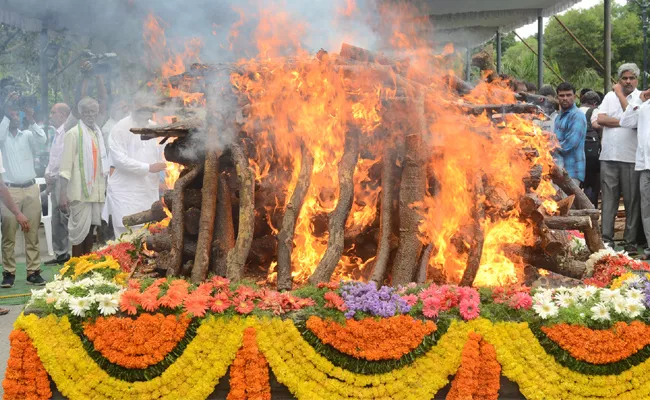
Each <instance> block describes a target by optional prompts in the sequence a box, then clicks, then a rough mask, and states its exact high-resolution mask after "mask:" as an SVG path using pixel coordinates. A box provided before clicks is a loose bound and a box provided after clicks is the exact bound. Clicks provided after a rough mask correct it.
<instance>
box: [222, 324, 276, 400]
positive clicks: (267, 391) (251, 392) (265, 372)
mask: <svg viewBox="0 0 650 400" xmlns="http://www.w3.org/2000/svg"><path fill="white" fill-rule="evenodd" d="M227 399H228V400H245V399H259V400H270V399H271V385H270V384H269V364H268V363H267V362H266V358H264V355H263V354H262V353H260V351H259V349H258V348H257V342H256V334H255V328H252V327H251V328H246V329H245V330H244V339H243V342H242V347H241V348H240V349H239V351H237V356H236V357H235V361H234V362H233V364H232V366H231V367H230V392H228V397H227Z"/></svg>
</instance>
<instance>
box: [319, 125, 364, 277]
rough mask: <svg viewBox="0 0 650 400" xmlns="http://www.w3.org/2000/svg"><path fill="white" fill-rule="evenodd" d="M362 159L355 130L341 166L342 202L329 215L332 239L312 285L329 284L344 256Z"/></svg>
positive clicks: (346, 142) (340, 191) (340, 190)
mask: <svg viewBox="0 0 650 400" xmlns="http://www.w3.org/2000/svg"><path fill="white" fill-rule="evenodd" d="M358 159H359V132H357V128H352V129H350V131H349V132H348V135H347V137H346V140H345V149H344V151H343V156H342V157H341V162H340V163H339V171H338V176H339V200H338V203H337V204H336V208H335V209H334V211H332V213H331V214H330V216H329V238H328V241H327V249H326V250H325V254H324V255H323V258H322V259H321V260H320V262H319V263H318V266H317V267H316V270H314V273H313V274H312V275H311V276H310V277H309V282H310V283H312V284H314V285H315V284H317V283H319V282H328V281H329V280H330V278H331V276H332V273H334V269H335V268H336V265H337V264H338V262H339V260H340V259H341V255H342V254H343V246H344V241H345V232H344V231H345V221H346V220H347V219H348V215H349V214H350V210H351V209H352V200H353V197H354V179H353V175H354V169H355V167H356V166H357V160H358Z"/></svg>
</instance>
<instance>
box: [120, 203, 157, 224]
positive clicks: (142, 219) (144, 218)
mask: <svg viewBox="0 0 650 400" xmlns="http://www.w3.org/2000/svg"><path fill="white" fill-rule="evenodd" d="M166 217H167V213H166V212H165V206H164V205H163V204H162V202H161V201H160V200H158V201H155V202H154V203H153V204H152V205H151V208H150V209H149V210H145V211H140V212H139V213H135V214H131V215H127V216H125V217H123V218H122V223H123V224H124V226H136V225H142V224H146V223H147V222H160V221H162V220H163V219H165V218H166Z"/></svg>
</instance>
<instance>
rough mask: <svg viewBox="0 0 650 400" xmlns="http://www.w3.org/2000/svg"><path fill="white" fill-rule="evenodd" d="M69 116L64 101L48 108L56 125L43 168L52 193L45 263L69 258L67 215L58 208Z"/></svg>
mask: <svg viewBox="0 0 650 400" xmlns="http://www.w3.org/2000/svg"><path fill="white" fill-rule="evenodd" d="M69 116H70V107H68V105H67V104H65V103H57V104H55V105H53V106H52V109H51V110H50V123H51V124H52V125H53V126H56V127H58V128H57V129H56V134H55V135H54V140H53V141H52V147H51V148H50V161H49V163H48V164H47V168H46V169H45V180H46V181H47V192H48V193H52V247H53V248H54V256H55V257H54V258H53V259H51V260H49V261H46V262H45V265H57V264H64V263H65V262H66V261H68V260H69V259H70V254H69V253H68V252H69V250H70V241H69V240H68V215H67V214H65V213H63V212H61V210H60V209H59V167H60V166H61V157H62V156H63V136H64V135H65V132H66V130H65V126H64V123H65V122H66V120H67V119H68V117H69Z"/></svg>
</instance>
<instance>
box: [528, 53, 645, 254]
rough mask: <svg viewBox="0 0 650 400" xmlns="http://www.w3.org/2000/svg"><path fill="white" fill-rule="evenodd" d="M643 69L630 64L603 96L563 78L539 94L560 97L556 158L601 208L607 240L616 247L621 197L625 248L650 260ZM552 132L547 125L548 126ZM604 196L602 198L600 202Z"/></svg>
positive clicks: (553, 127) (555, 125)
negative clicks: (642, 87)
mask: <svg viewBox="0 0 650 400" xmlns="http://www.w3.org/2000/svg"><path fill="white" fill-rule="evenodd" d="M640 73H641V72H640V70H639V68H638V67H637V65H636V64H633V63H626V64H623V65H621V66H620V67H619V68H618V82H617V83H616V84H615V85H614V86H613V88H612V91H610V92H609V93H607V94H606V95H604V96H603V95H602V94H600V93H597V92H595V91H592V90H590V89H582V90H581V91H580V94H579V99H578V100H579V102H580V107H578V106H577V104H576V100H577V97H578V96H577V93H576V89H575V88H574V87H573V85H571V84H570V83H568V82H563V83H561V84H560V85H558V86H557V88H556V89H555V90H553V88H551V87H549V86H547V85H545V86H543V87H541V88H540V92H539V94H540V95H543V96H548V97H551V98H554V99H557V102H558V106H559V107H558V108H559V109H558V110H557V112H554V113H552V114H551V115H550V121H551V123H550V125H549V127H550V130H552V132H553V133H554V134H555V137H556V139H557V146H558V147H557V148H556V149H554V150H553V155H554V160H555V162H556V164H557V165H558V166H561V167H564V168H565V169H566V170H567V172H568V174H569V176H570V177H571V179H573V180H574V182H575V183H576V184H578V185H580V186H581V187H582V188H583V190H584V192H585V194H586V195H587V197H588V198H589V199H590V200H591V202H592V203H593V204H594V205H595V206H596V207H598V206H599V203H600V209H601V229H602V235H603V241H604V242H605V244H606V245H608V246H609V247H611V248H614V247H615V242H614V225H615V221H616V216H617V214H618V210H619V203H620V200H621V197H622V198H623V204H624V207H625V229H624V232H623V242H622V247H623V249H624V250H625V251H626V252H627V253H628V254H630V255H633V256H634V255H637V254H638V249H639V247H643V248H644V251H643V254H642V255H641V259H644V260H648V259H650V247H649V246H648V242H649V241H650V105H648V102H647V100H648V99H650V90H646V91H640V90H638V89H637V86H638V78H639V75H640ZM547 130H549V129H547ZM599 200H600V201H599Z"/></svg>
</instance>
